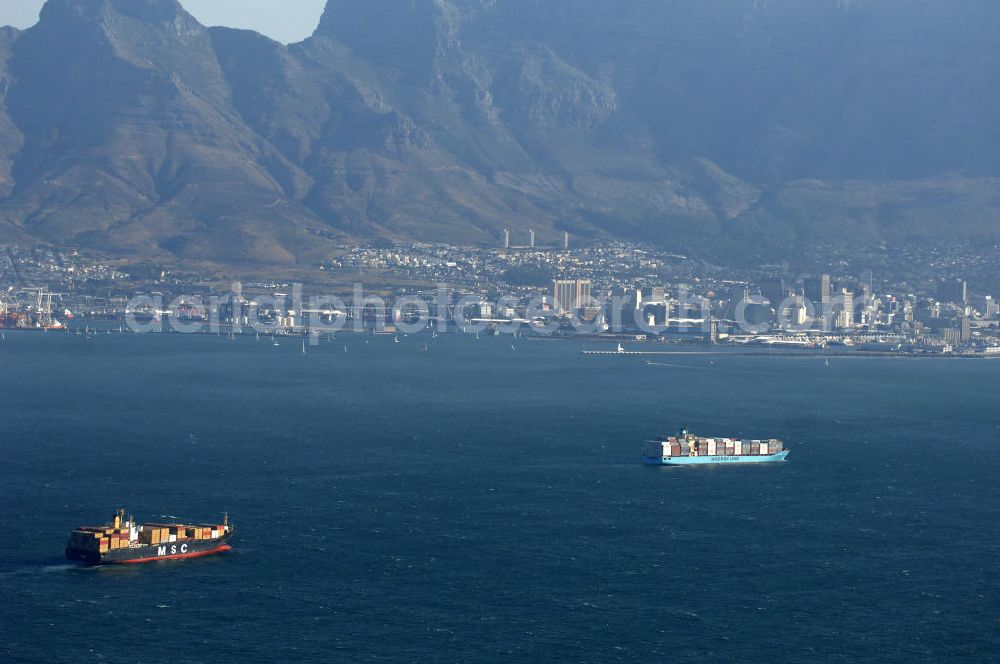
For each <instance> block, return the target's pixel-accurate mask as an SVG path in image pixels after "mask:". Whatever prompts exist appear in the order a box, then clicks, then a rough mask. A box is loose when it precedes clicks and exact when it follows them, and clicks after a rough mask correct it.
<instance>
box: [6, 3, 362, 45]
mask: <svg viewBox="0 0 1000 664" xmlns="http://www.w3.org/2000/svg"><path fill="white" fill-rule="evenodd" d="M362 1H363V0H362ZM43 4H45V1H44V0H0V25H13V26H16V27H18V28H27V27H30V26H31V25H34V23H35V22H36V21H37V20H38V11H39V10H40V9H41V8H42V5H43ZM181 4H182V5H184V7H185V8H187V10H188V11H189V12H191V13H192V14H194V16H195V18H197V19H198V20H199V21H201V22H202V23H204V24H205V25H228V26H231V27H234V28H250V29H252V30H256V31H257V32H260V33H263V34H265V35H267V36H268V37H271V38H273V39H277V40H278V41H281V42H285V43H289V42H296V41H301V40H302V39H305V38H306V37H308V36H309V35H311V34H312V32H313V30H315V29H316V26H317V25H318V24H319V17H320V14H322V13H323V7H324V6H325V5H326V0H181Z"/></svg>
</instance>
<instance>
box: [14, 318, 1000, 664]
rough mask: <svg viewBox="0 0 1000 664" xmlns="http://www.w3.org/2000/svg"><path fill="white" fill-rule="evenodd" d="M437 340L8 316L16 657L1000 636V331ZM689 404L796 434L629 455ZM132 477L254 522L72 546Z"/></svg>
mask: <svg viewBox="0 0 1000 664" xmlns="http://www.w3.org/2000/svg"><path fill="white" fill-rule="evenodd" d="M424 340H425V338H422V337H412V336H411V337H407V338H401V339H400V343H398V344H397V343H393V338H392V337H385V336H380V337H373V338H372V337H369V338H366V337H362V336H357V335H349V334H345V335H340V336H339V337H338V338H337V339H336V340H335V341H334V342H332V343H331V342H328V341H325V340H324V342H323V343H322V344H321V345H320V346H318V347H315V348H310V349H309V353H308V355H307V356H305V357H303V356H301V351H300V345H299V342H298V341H292V340H285V341H283V342H282V344H281V345H280V346H278V347H274V346H272V345H271V344H269V343H268V342H266V341H263V340H262V341H255V339H254V338H253V337H245V338H239V339H236V340H228V339H226V338H220V337H213V336H181V335H110V336H97V337H94V338H86V337H83V336H76V335H63V334H51V333H48V334H41V333H16V332H7V333H6V340H4V341H0V455H2V456H0V459H2V463H0V597H2V601H0V660H2V661H18V662H20V661H39V662H42V661H45V662H80V661H89V662H105V661H106V662H178V661H192V662H193V661H206V662H207V661H211V662H230V661H232V662H267V661H345V662H360V661H372V662H469V661H483V662H493V661H497V662H520V661H533V662H540V661H566V662H617V661H621V662H660V661H671V662H704V661H769V662H819V661H822V662H853V661H860V660H881V661H893V662H941V661H949V662H961V661H968V662H980V661H988V660H993V661H995V660H996V659H997V657H998V656H1000V574H998V572H1000V569H998V564H1000V528H998V523H1000V490H998V477H1000V474H998V471H1000V456H998V451H1000V391H998V389H997V381H998V379H1000V361H962V360H933V359H909V360H904V359H842V358H834V359H831V360H830V364H829V366H827V365H826V364H825V363H824V362H823V360H822V359H818V358H815V357H805V358H799V357H744V356H735V355H725V354H723V355H717V356H711V357H710V356H690V357H670V358H659V359H657V360H655V362H656V363H655V364H644V363H643V362H642V360H641V359H638V358H627V357H611V358H597V357H583V356H581V355H580V354H579V350H580V349H581V346H580V344H578V343H574V342H553V341H529V340H519V341H518V342H517V344H516V346H515V348H516V350H515V349H513V348H512V347H511V339H510V338H509V337H497V338H486V337H484V338H482V339H479V340H476V339H475V338H473V337H469V336H464V335H458V334H449V335H441V336H439V337H438V338H437V339H434V340H428V341H429V342H430V349H429V351H428V352H421V351H420V345H421V343H422V342H423V341H424ZM345 346H347V352H345V350H344V347H345ZM682 423H686V424H687V425H688V426H689V427H690V428H691V429H692V430H693V431H696V432H699V433H703V434H706V435H739V436H746V437H771V436H775V437H780V438H782V439H784V440H785V441H786V443H787V445H788V446H789V447H790V449H791V450H792V452H791V455H790V457H789V461H788V462H787V463H784V464H775V465H764V466H759V467H715V468H650V467H645V466H643V465H641V464H640V463H639V450H640V447H641V444H642V442H643V441H644V440H645V439H647V438H649V437H651V436H653V435H655V434H658V433H663V432H666V431H669V430H672V429H674V428H676V427H677V426H679V425H680V424H682ZM119 506H122V507H126V508H127V509H128V510H129V511H130V512H132V513H134V514H135V515H136V517H137V518H139V519H140V520H162V519H163V518H164V517H163V516H161V515H166V516H167V517H169V516H178V517H180V518H181V519H184V520H198V521H206V520H214V519H216V518H219V517H220V516H221V513H222V512H223V511H224V510H228V511H229V513H230V514H231V515H232V519H233V521H234V522H235V523H236V524H237V527H238V528H239V536H238V540H237V543H236V547H235V549H234V551H233V552H231V553H230V554H226V555H220V556H215V557H210V558H202V559H197V560H189V561H180V562H170V563H159V564H154V565H142V566H136V567H129V568H127V569H125V568H121V569H117V568H100V569H83V568H77V567H74V566H72V565H67V564H65V561H64V560H63V559H62V552H63V547H64V544H65V540H66V536H67V534H68V532H69V530H70V529H71V528H72V527H74V526H76V525H82V524H92V523H100V522H104V521H105V520H106V519H107V518H108V516H109V515H110V514H111V512H112V511H113V510H114V509H115V508H117V507H119Z"/></svg>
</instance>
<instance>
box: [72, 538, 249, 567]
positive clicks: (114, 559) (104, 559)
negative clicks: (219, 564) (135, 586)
mask: <svg viewBox="0 0 1000 664" xmlns="http://www.w3.org/2000/svg"><path fill="white" fill-rule="evenodd" d="M231 538H232V534H229V535H226V536H224V537H217V538H215V539H210V540H181V541H179V542H170V543H169V544H152V545H148V546H140V547H135V548H128V549H113V550H111V551H107V552H105V553H98V552H97V551H85V550H81V549H66V557H67V558H69V559H70V560H75V561H78V562H82V563H83V564H85V565H134V564H138V563H153V562H160V561H164V560H181V559H184V558H200V557H201V556H211V555H214V554H217V553H224V552H226V551H229V550H231V549H232V548H233V547H232V545H231V544H230V543H229V541H230V539H231Z"/></svg>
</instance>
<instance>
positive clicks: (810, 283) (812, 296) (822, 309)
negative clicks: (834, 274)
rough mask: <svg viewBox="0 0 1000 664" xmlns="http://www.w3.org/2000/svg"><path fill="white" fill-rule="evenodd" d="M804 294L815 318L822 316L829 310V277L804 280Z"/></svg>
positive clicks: (822, 276) (824, 275)
mask: <svg viewBox="0 0 1000 664" xmlns="http://www.w3.org/2000/svg"><path fill="white" fill-rule="evenodd" d="M804 285H805V289H804V293H805V296H806V299H807V300H809V301H810V302H811V303H812V306H813V309H814V310H815V313H816V315H817V316H822V315H824V314H826V313H827V312H828V311H829V310H830V275H828V274H823V275H820V276H818V277H810V278H809V279H806V280H805V284H804Z"/></svg>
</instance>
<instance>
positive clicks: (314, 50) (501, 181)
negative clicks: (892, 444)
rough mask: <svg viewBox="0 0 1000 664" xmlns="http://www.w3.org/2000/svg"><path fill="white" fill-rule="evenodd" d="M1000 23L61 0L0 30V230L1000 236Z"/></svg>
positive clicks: (122, 239)
mask: <svg viewBox="0 0 1000 664" xmlns="http://www.w3.org/2000/svg"><path fill="white" fill-rule="evenodd" d="M956 7H957V9H956ZM995 30H1000V8H998V7H996V6H994V5H991V4H990V3H989V2H988V1H987V0H959V1H958V2H957V3H954V2H947V3H946V2H944V1H943V0H893V2H881V3H878V2H865V1H861V0H855V1H851V2H847V1H844V0H820V1H818V2H802V1H801V0H771V1H769V2H760V1H759V0H734V1H730V2H723V1H722V0H704V1H702V2H695V1H694V0H678V1H677V2H671V3H662V2H655V1H654V0H625V1H624V2H622V3H620V4H616V5H615V6H614V7H612V6H610V5H608V4H603V3H599V4H596V5H595V4H594V3H590V2H584V1H583V0H559V1H558V2H542V1H540V0H412V1H411V2H407V3H404V4H402V5H401V4H400V3H398V2H395V1H392V0H369V1H368V2H365V3H361V4H359V3H356V2H352V1H350V0H329V2H328V4H327V7H326V10H325V12H324V14H323V17H322V19H321V20H320V22H319V24H318V26H317V29H316V31H315V33H314V34H313V35H312V36H311V37H310V38H308V39H306V40H304V41H302V42H300V43H298V44H292V45H288V46H285V45H282V44H279V43H277V42H275V41H273V40H270V39H268V38H266V37H264V36H262V35H259V34H257V33H254V32H251V31H245V30H234V29H229V28H206V27H204V26H201V25H200V24H199V23H198V22H197V21H196V20H195V19H194V18H193V17H191V16H190V14H188V13H187V12H186V11H185V10H184V9H183V7H182V6H181V5H180V3H178V2H177V1H176V0H138V1H137V0H49V1H48V2H47V3H46V5H45V7H44V9H43V11H42V15H41V19H40V21H39V23H38V24H37V25H36V26H34V27H32V28H30V29H28V30H25V31H20V32H19V31H15V30H11V29H5V30H4V31H2V32H0V243H3V242H31V241H42V242H48V243H53V244H58V245H62V246H78V247H83V248H99V249H104V250H107V251H110V252H112V253H119V254H122V255H127V256H139V257H156V258H162V259H170V260H209V261H217V262H219V263H222V264H227V263H228V264H232V263H248V264H254V263H256V264H262V263H279V264H288V265H292V264H309V263H312V262H315V261H316V260H319V259H321V258H322V257H323V256H324V255H325V254H326V253H328V252H329V251H330V250H331V249H332V248H333V247H335V246H336V245H338V244H341V243H345V242H356V241H362V240H365V239H371V238H386V239H390V240H404V239H414V240H422V241H438V242H454V243H478V244H489V243H496V242H497V241H498V240H499V237H500V235H501V232H502V229H503V228H510V229H511V231H512V232H514V233H526V231H527V229H528V228H533V229H536V230H537V231H538V233H539V235H540V236H551V237H553V238H554V237H555V236H556V235H557V234H559V233H561V232H562V231H564V230H566V231H569V232H571V233H573V234H574V235H577V236H581V237H583V238H593V239H597V238H610V237H619V238H625V239H632V240H636V239H639V240H645V241H649V242H652V243H659V244H665V243H669V244H672V245H675V246H679V247H696V248H702V249H704V250H705V251H709V252H711V251H717V252H722V253H730V254H734V255H740V254H741V253H745V252H743V251H742V250H741V246H743V245H745V244H746V243H747V242H749V241H751V240H753V241H755V242H756V243H757V244H759V245H762V246H763V245H767V246H769V247H771V250H772V251H773V252H777V253H780V252H781V251H790V250H793V249H794V248H795V247H796V246H799V245H801V244H802V243H810V242H815V241H820V240H822V241H830V240H836V239H837V238H838V237H841V238H843V239H845V240H848V239H851V238H854V239H857V238H865V239H866V240H870V241H885V240H887V239H888V240H891V241H897V242H907V241H939V240H941V239H944V238H950V237H954V238H957V239H965V238H969V237H976V238H982V237H1000V200H998V197H997V196H996V195H994V194H993V193H992V192H993V191H995V190H996V189H995V187H996V185H997V184H998V183H1000V179H998V178H1000V151H998V150H996V149H995V148H996V147H997V146H998V145H1000V127H998V125H997V124H996V123H994V122H992V121H991V118H993V117H996V116H997V114H1000V93H997V92H996V91H997V90H1000V71H998V69H1000V68H996V67H995V66H991V63H995V62H997V61H1000V44H998V43H997V42H996V40H994V39H992V38H991V37H990V35H992V34H994V33H995ZM56 43H58V44H60V48H56V49H54V48H52V45H53V44H56ZM944 221H946V222H947V223H943V222H944Z"/></svg>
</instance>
